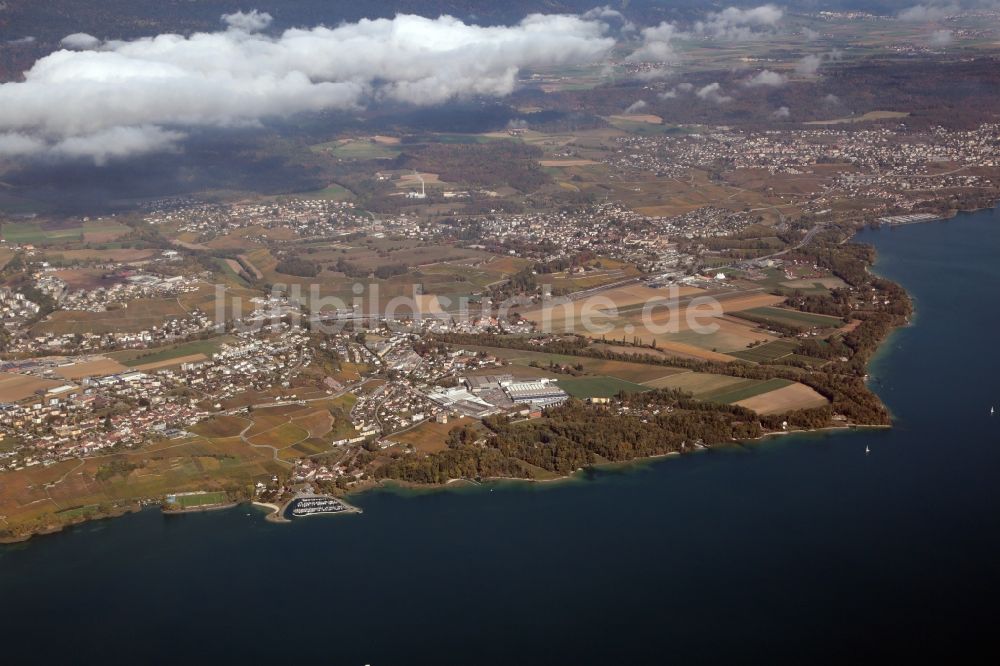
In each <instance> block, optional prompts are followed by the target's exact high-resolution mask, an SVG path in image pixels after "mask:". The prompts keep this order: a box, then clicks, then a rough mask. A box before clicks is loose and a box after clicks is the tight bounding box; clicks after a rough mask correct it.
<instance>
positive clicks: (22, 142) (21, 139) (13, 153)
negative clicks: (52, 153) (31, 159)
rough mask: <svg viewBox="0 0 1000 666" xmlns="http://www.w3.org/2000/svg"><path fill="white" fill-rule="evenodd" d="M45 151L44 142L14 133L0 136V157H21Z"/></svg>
mask: <svg viewBox="0 0 1000 666" xmlns="http://www.w3.org/2000/svg"><path fill="white" fill-rule="evenodd" d="M45 149H46V145H45V142H43V141H41V140H39V139H35V138H34V137H30V136H26V135H24V134H19V133H16V132H11V133H7V134H0V155H8V156H10V157H22V156H24V155H37V154H38V153H40V152H42V151H44V150H45Z"/></svg>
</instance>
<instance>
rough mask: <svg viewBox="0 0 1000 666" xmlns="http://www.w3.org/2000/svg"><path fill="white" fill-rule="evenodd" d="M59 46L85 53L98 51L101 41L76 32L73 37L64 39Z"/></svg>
mask: <svg viewBox="0 0 1000 666" xmlns="http://www.w3.org/2000/svg"><path fill="white" fill-rule="evenodd" d="M59 44H60V45H61V46H62V47H63V48H67V49H75V50H79V51H85V50H87V49H96V48H97V47H98V46H100V45H101V40H99V39H98V38H97V37H94V36H93V35H88V34H87V33H85V32H74V33H73V34H72V35H66V36H65V37H63V38H62V41H60V42H59Z"/></svg>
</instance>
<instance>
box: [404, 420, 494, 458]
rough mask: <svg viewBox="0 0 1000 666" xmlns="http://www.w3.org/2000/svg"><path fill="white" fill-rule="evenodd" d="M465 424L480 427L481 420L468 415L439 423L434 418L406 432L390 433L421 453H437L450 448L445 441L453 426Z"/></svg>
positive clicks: (457, 426)
mask: <svg viewBox="0 0 1000 666" xmlns="http://www.w3.org/2000/svg"><path fill="white" fill-rule="evenodd" d="M465 425H472V426H475V427H478V426H479V422H478V421H476V420H475V419H471V418H469V417H467V416H462V417H460V418H457V419H449V421H448V423H438V422H437V421H434V420H430V421H424V422H423V423H421V424H420V425H418V426H416V427H414V428H411V429H409V430H407V431H405V432H401V433H398V434H394V435H390V436H389V439H391V440H392V441H394V442H399V443H400V444H403V445H410V446H412V447H413V448H414V449H415V450H416V451H418V452H419V453H437V452H438V451H444V450H446V449H447V448H448V445H447V444H446V443H445V441H446V439H447V437H448V433H449V432H451V430H452V428H461V427H462V426H465Z"/></svg>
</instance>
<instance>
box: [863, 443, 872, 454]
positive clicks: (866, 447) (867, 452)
mask: <svg viewBox="0 0 1000 666" xmlns="http://www.w3.org/2000/svg"><path fill="white" fill-rule="evenodd" d="M871 452H872V450H871V448H870V447H868V446H867V445H866V446H865V455H868V454H869V453H871Z"/></svg>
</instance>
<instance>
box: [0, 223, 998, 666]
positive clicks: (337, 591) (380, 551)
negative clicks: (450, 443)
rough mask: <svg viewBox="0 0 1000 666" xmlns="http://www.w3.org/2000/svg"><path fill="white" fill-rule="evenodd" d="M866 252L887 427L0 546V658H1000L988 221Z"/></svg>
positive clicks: (882, 242) (150, 514) (921, 230)
mask: <svg viewBox="0 0 1000 666" xmlns="http://www.w3.org/2000/svg"><path fill="white" fill-rule="evenodd" d="M860 240H862V241H864V242H868V243H873V244H875V245H876V246H877V247H878V249H879V252H880V257H881V258H880V260H879V262H878V265H877V270H878V271H879V272H880V273H882V274H883V275H885V276H887V277H889V278H892V279H894V280H897V281H899V282H901V283H902V284H903V285H905V286H906V287H907V289H909V290H910V291H911V293H912V294H913V296H914V297H915V299H916V305H917V310H918V314H917V317H916V319H915V321H914V324H913V325H912V326H910V327H908V328H906V329H903V330H901V331H899V332H898V333H897V334H896V335H894V336H893V337H892V338H891V339H890V341H889V342H888V343H887V345H886V346H885V348H884V349H883V352H882V353H881V354H880V356H879V357H878V359H877V361H876V362H875V363H874V365H873V367H872V381H873V386H874V387H875V388H876V389H877V390H878V392H879V393H880V394H881V395H882V396H883V398H884V399H885V400H886V402H887V403H888V404H889V406H890V408H891V409H892V410H893V412H894V414H895V416H896V427H895V429H893V430H891V431H886V432H850V433H840V434H826V435H816V436H796V437H789V438H784V439H780V440H774V441H770V442H767V443H763V444H758V445H752V446H748V447H740V448H733V449H730V450H722V451H711V452H707V453H703V454H699V455H692V456H686V457H683V458H680V459H671V460H666V461H662V462H658V463H655V464H648V465H641V466H635V467H630V468H628V469H622V470H611V471H597V472H591V473H589V474H588V475H586V476H585V477H583V478H580V479H577V480H575V481H572V482H567V483H562V484H554V485H551V486H546V487H542V486H525V485H516V484H506V485H502V486H498V487H494V488H493V489H492V490H490V489H483V490H480V489H476V490H456V491H447V492H434V493H421V494H412V493H410V494H400V493H395V492H390V491H380V492H374V493H369V494H366V495H363V496H361V497H358V498H356V503H357V504H358V505H360V506H361V507H362V508H363V509H364V511H365V513H364V515H361V516H339V517H317V518H311V519H308V520H304V521H298V522H296V523H295V524H292V525H272V524H269V523H266V522H264V521H263V519H262V518H261V516H260V514H258V513H256V512H250V513H249V514H248V511H249V510H248V509H246V508H239V509H235V510H231V511H225V512H218V513H208V514H193V515H186V516H181V517H172V518H165V517H163V516H161V515H160V514H159V513H158V512H155V511H147V512H144V513H141V514H137V515H133V516H128V517H125V518H121V519H118V520H114V521H108V522H102V523H96V524H92V525H85V526H82V527H80V528H77V529H73V530H71V531H69V532H66V533H64V534H60V535H55V536H51V537H46V538H40V539H35V540H33V541H31V542H29V543H27V544H22V545H18V546H15V547H8V548H2V549H0V641H2V649H3V654H4V655H5V656H6V657H10V656H12V655H13V656H15V660H14V661H13V662H8V663H22V662H23V661H24V660H26V659H28V658H31V659H33V660H35V661H38V662H44V661H55V660H59V661H60V662H70V663H78V662H96V661H100V662H103V663H123V662H136V661H138V662H141V663H150V662H158V663H159V662H175V663H191V662H195V663H201V662H215V663H230V662H233V661H236V660H253V661H254V662H255V663H256V662H258V661H261V660H264V659H271V660H274V661H273V663H288V662H289V661H290V660H292V659H300V658H309V659H313V660H316V663H324V664H353V665H358V666H360V665H362V664H372V665H373V666H382V665H387V664H528V663H530V664H535V663H538V664H542V663H544V664H607V663H613V664H618V663H622V664H624V663H632V664H647V663H648V664H663V663H668V662H669V663H679V664H687V663H712V662H726V663H733V662H764V663H775V662H779V661H780V662H787V661H794V662H796V663H803V664H805V663H817V662H844V661H852V662H857V661H870V660H871V659H873V658H874V657H887V656H893V657H897V658H902V657H908V656H913V655H923V656H948V655H951V656H955V655H957V654H958V652H959V651H962V650H967V649H970V648H972V647H982V648H984V649H986V650H989V651H990V652H996V651H997V645H996V642H995V641H994V640H992V634H993V632H995V629H993V627H992V625H993V623H994V620H995V615H996V610H997V605H998V599H1000V483H998V477H1000V414H998V416H996V417H991V416H990V415H989V409H990V406H991V405H993V404H996V405H997V406H998V407H1000V362H998V360H997V356H996V354H997V352H996V342H997V332H998V331H1000V308H998V307H997V306H998V305H1000V298H998V295H997V290H998V288H1000V262H998V261H997V258H998V256H1000V213H998V212H997V211H985V212H980V213H975V214H970V215H962V216H960V217H958V218H956V219H955V220H952V221H948V222H940V223H931V224H923V225H915V226H909V227H905V228H899V229H893V230H888V229H886V230H881V231H866V232H864V233H862V234H861V235H860ZM866 446H870V447H871V454H870V455H865V447H866Z"/></svg>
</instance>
